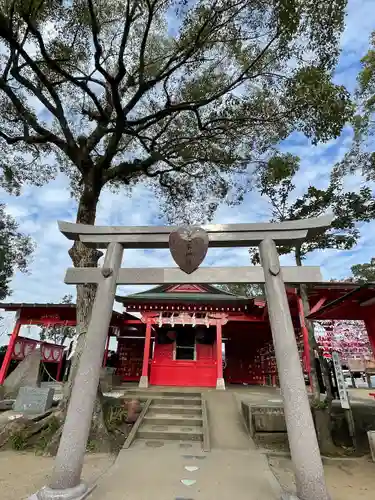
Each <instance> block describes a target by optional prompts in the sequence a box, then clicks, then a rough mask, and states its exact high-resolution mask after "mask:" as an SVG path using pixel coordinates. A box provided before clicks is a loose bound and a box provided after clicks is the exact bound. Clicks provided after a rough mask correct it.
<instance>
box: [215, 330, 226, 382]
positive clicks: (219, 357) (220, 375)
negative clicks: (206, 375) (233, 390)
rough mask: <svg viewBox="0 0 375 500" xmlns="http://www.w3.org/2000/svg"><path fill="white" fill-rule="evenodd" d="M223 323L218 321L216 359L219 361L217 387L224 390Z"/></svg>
mask: <svg viewBox="0 0 375 500" xmlns="http://www.w3.org/2000/svg"><path fill="white" fill-rule="evenodd" d="M222 337H223V336H222V325H221V322H220V321H217V322H216V361H217V379H216V389H220V390H224V389H225V382H224V378H223V351H222V349H223V339H222Z"/></svg>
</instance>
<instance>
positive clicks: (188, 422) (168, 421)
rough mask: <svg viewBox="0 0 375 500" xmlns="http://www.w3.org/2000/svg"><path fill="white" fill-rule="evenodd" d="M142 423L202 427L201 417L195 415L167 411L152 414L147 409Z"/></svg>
mask: <svg viewBox="0 0 375 500" xmlns="http://www.w3.org/2000/svg"><path fill="white" fill-rule="evenodd" d="M144 423H145V424H147V425H179V426H187V427H190V426H192V425H194V426H197V427H202V425H203V421H202V418H201V417H197V416H195V415H176V414H174V415H171V414H169V413H164V414H163V413H158V414H156V415H155V414H153V413H152V411H151V412H150V411H148V412H147V414H146V416H145V418H144Z"/></svg>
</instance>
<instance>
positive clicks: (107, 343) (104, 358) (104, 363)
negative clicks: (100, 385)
mask: <svg viewBox="0 0 375 500" xmlns="http://www.w3.org/2000/svg"><path fill="white" fill-rule="evenodd" d="M110 340H111V337H110V335H109V334H108V337H107V342H106V344H105V351H104V356H103V364H102V367H103V368H105V365H106V364H107V359H108V349H109V342H110Z"/></svg>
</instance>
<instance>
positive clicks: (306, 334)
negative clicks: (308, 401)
mask: <svg viewBox="0 0 375 500" xmlns="http://www.w3.org/2000/svg"><path fill="white" fill-rule="evenodd" d="M297 305H298V315H299V322H300V325H301V331H302V336H303V350H304V351H305V352H304V354H305V356H304V357H305V362H306V370H307V373H308V374H309V379H310V387H312V384H311V360H310V344H309V331H308V329H307V326H306V321H305V312H304V310H303V302H302V299H301V297H299V296H297Z"/></svg>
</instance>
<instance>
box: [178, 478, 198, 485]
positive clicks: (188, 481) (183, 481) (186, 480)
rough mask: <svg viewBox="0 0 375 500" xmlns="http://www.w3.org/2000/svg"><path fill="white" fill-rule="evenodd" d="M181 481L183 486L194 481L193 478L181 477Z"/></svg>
mask: <svg viewBox="0 0 375 500" xmlns="http://www.w3.org/2000/svg"><path fill="white" fill-rule="evenodd" d="M181 483H182V484H184V485H185V486H193V484H195V483H196V481H195V480H194V479H181Z"/></svg>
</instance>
